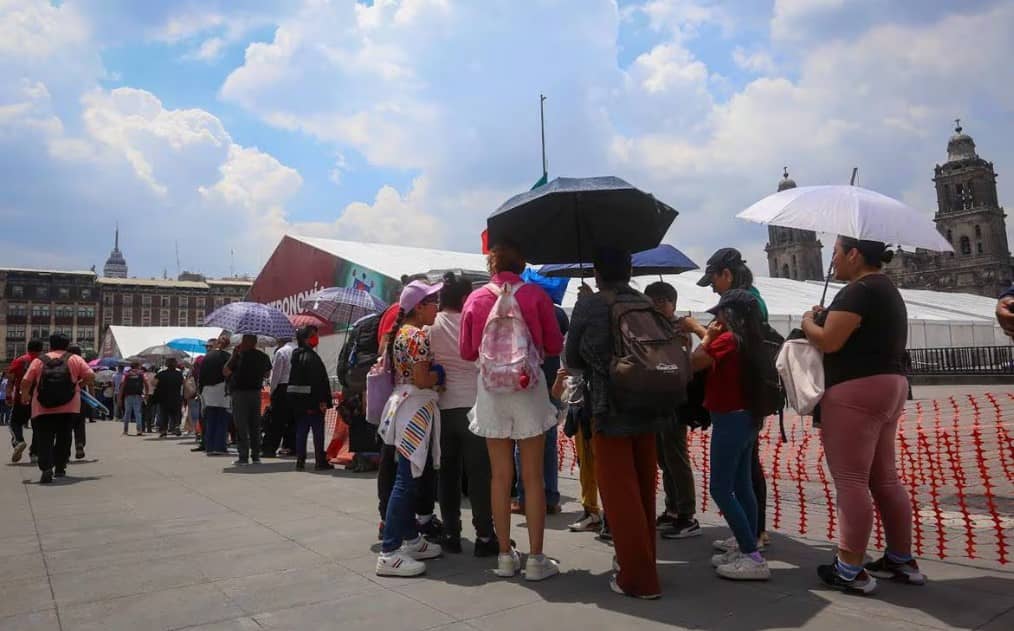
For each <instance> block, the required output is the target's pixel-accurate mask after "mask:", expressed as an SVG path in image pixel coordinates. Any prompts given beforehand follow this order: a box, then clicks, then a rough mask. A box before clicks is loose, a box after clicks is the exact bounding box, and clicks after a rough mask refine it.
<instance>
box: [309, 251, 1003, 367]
mask: <svg viewBox="0 0 1014 631" xmlns="http://www.w3.org/2000/svg"><path fill="white" fill-rule="evenodd" d="M289 236H290V237H292V238H294V239H297V240H299V241H302V242H304V243H306V244H308V245H311V246H313V247H315V248H317V249H319V250H322V251H325V252H328V253H330V254H333V255H335V256H338V257H341V258H343V259H345V260H347V261H352V262H355V263H356V264H359V265H362V266H363V267H367V268H369V269H372V270H374V271H376V272H379V273H381V274H383V275H385V276H388V277H390V278H394V279H397V278H400V277H401V276H402V275H403V274H414V273H420V272H426V271H428V270H431V269H455V268H459V269H465V270H482V269H485V268H486V257H485V256H483V255H482V254H470V253H466V252H451V251H447V250H432V249H424V248H411V247H405V246H397V245H385V244H378V243H361V242H357V241H338V240H334V239H320V238H313V237H302V236H296V235H289ZM702 273H703V272H701V271H694V272H687V273H685V274H681V275H678V276H664V277H663V280H665V281H666V282H668V283H670V284H672V285H673V286H674V287H675V288H676V291H677V292H678V294H679V301H678V303H677V309H678V311H680V312H682V313H685V312H687V311H691V312H693V313H694V314H697V315H698V316H700V317H702V318H706V317H708V316H707V314H706V313H704V312H705V311H706V310H707V309H709V308H710V307H712V306H714V305H715V303H716V302H717V301H718V296H717V295H715V294H714V293H713V292H712V291H711V288H710V287H698V286H697V280H698V279H699V278H700V275H701V274H702ZM658 279H659V277H658V276H654V277H652V276H643V277H638V278H635V279H634V284H635V286H637V287H638V288H640V289H643V288H644V287H646V286H647V285H648V284H650V283H652V282H654V281H657V280H658ZM588 283H589V284H594V281H592V280H590V279H589V280H588ZM754 283H755V285H756V286H757V289H758V290H759V291H760V293H761V296H763V298H764V301H765V302H766V303H767V306H768V311H769V314H770V319H771V324H772V326H774V327H775V328H776V329H778V330H779V331H781V332H783V333H787V332H788V331H789V330H791V329H792V328H794V327H797V326H799V321H800V318H801V316H802V315H803V313H804V312H806V311H807V310H809V309H810V307H812V306H813V305H815V304H817V303H819V302H820V295H821V292H822V291H823V289H824V283H822V282H815V281H808V282H803V281H795V280H790V279H787V278H768V277H763V276H758V277H756V278H755V279H754ZM578 284H579V281H578V280H576V279H575V280H573V281H571V283H570V286H569V288H568V290H567V294H566V296H565V298H564V301H563V307H564V309H566V310H567V311H570V310H571V309H572V308H573V306H574V304H575V303H576V302H577V288H578ZM841 287H842V285H840V284H832V285H831V287H830V288H829V289H828V297H827V302H828V303H830V301H831V300H832V299H833V298H834V295H835V293H837V291H838V290H839V289H841ZM901 294H902V296H903V298H904V299H905V304H906V306H907V307H908V317H909V347H910V348H937V347H955V346H1006V345H1007V344H1009V343H1010V340H1009V339H1008V338H1007V337H1006V336H1005V335H1004V334H1003V332H1002V331H1001V330H1000V328H999V327H998V326H997V325H996V321H995V310H996V301H995V300H993V299H990V298H984V297H981V296H974V295H970V294H952V293H944V292H938V291H925V290H910V289H903V290H901Z"/></svg>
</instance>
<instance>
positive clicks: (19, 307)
mask: <svg viewBox="0 0 1014 631" xmlns="http://www.w3.org/2000/svg"><path fill="white" fill-rule="evenodd" d="M7 315H9V316H21V317H24V316H26V315H28V305H25V304H22V303H13V304H10V305H8V306H7Z"/></svg>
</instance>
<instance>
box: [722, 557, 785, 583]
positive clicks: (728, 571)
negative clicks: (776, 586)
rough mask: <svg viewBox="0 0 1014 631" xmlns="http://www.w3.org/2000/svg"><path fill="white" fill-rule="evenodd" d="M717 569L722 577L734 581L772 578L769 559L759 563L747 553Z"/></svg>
mask: <svg viewBox="0 0 1014 631" xmlns="http://www.w3.org/2000/svg"><path fill="white" fill-rule="evenodd" d="M715 571H716V572H718V575H719V576H721V577H722V578H727V579H730V580H733V581H766V580H768V579H769V578H771V569H770V568H769V567H768V562H767V561H764V560H762V561H760V562H759V563H758V562H757V561H754V560H753V559H751V558H750V557H749V556H746V555H740V556H739V557H738V558H737V559H736V560H735V561H733V562H732V563H726V564H725V565H721V566H719V567H718V568H717V569H716V570H715Z"/></svg>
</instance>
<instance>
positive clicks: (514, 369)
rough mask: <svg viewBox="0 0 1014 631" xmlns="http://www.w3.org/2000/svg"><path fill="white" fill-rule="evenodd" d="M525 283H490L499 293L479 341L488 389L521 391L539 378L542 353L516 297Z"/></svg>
mask: <svg viewBox="0 0 1014 631" xmlns="http://www.w3.org/2000/svg"><path fill="white" fill-rule="evenodd" d="M523 286H524V283H521V284H518V285H510V284H504V285H503V287H500V286H498V285H496V284H495V283H489V284H488V285H486V290H487V291H489V292H490V293H492V294H493V295H494V296H496V303H494V305H493V309H492V310H491V311H490V312H489V317H488V318H486V326H485V327H483V330H482V342H481V343H480V344H479V374H480V375H482V385H483V387H484V388H485V389H486V391H487V392H494V393H510V392H519V391H521V390H525V389H526V388H528V387H529V386H533V385H534V384H535V383H536V382H537V381H538V371H539V370H540V368H539V365H540V364H541V363H542V354H541V353H540V352H539V349H538V348H536V347H535V343H534V342H533V341H532V334H531V332H530V331H529V330H528V325H527V324H525V319H524V317H522V315H521V306H520V305H519V304H518V301H517V299H516V298H515V295H516V294H517V293H518V290H520V289H521V287H523Z"/></svg>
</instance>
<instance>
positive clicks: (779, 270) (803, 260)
mask: <svg viewBox="0 0 1014 631" xmlns="http://www.w3.org/2000/svg"><path fill="white" fill-rule="evenodd" d="M790 188H796V183H795V182H794V181H793V180H792V179H791V178H789V168H788V167H785V172H784V174H783V176H782V179H781V181H780V182H778V192H779V193H780V192H782V191H784V190H787V189H790ZM821 247H822V246H821V243H820V241H818V240H817V234H816V233H815V232H813V231H812V230H796V229H795V228H781V227H778V226H768V244H767V247H765V248H764V251H765V252H767V253H768V273H769V274H770V275H771V276H772V277H773V278H791V279H793V280H823V279H824V273H825V272H824V262H823V259H822V258H821Z"/></svg>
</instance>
